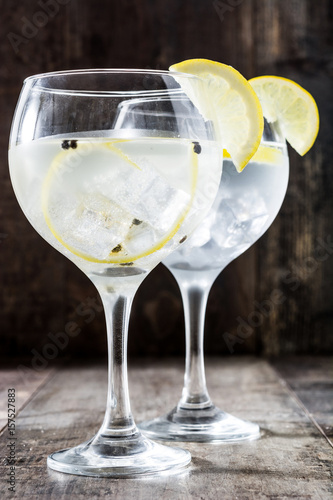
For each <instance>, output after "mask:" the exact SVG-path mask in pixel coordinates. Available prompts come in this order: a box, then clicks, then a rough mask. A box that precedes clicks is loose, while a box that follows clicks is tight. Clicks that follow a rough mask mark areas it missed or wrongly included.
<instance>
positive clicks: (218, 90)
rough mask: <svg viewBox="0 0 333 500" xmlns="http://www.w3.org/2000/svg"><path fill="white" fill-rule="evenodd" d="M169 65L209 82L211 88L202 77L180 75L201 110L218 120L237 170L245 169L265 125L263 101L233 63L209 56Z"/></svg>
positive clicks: (224, 141) (180, 80) (186, 89)
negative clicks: (204, 85) (261, 102)
mask: <svg viewBox="0 0 333 500" xmlns="http://www.w3.org/2000/svg"><path fill="white" fill-rule="evenodd" d="M169 69H170V71H180V72H182V73H190V74H192V75H196V76H198V77H200V78H202V79H204V80H205V81H206V84H207V83H208V85H209V89H208V92H207V88H206V89H204V87H203V85H202V84H201V83H200V81H197V80H195V79H193V80H190V79H189V80H188V81H186V82H184V79H181V78H179V83H180V84H181V86H182V87H183V89H184V91H185V92H186V94H187V95H188V96H189V98H190V99H191V100H192V102H193V103H194V105H195V106H196V107H197V108H198V110H199V111H200V113H201V114H202V115H203V116H204V118H205V119H207V120H212V121H213V122H214V125H215V129H216V131H217V134H218V139H219V141H220V142H221V143H222V145H223V147H224V148H225V149H226V150H227V151H228V152H229V154H230V156H231V158H232V160H233V162H234V165H235V167H236V168H237V170H238V171H239V172H240V171H241V170H243V168H244V167H245V165H246V164H247V163H248V162H249V161H250V159H251V157H252V156H253V155H254V153H255V152H256V150H257V149H258V146H259V143H260V140H261V136H262V132H263V126H264V121H263V114H262V109H261V106H260V102H259V100H258V97H257V96H256V94H255V92H254V91H253V89H252V87H251V85H249V83H248V81H247V80H246V79H245V78H244V77H243V76H242V75H241V74H240V73H239V72H238V71H237V70H235V69H234V68H232V67H231V66H227V65H226V64H222V63H218V62H215V61H210V60H208V59H189V60H187V61H183V62H180V63H178V64H174V65H172V66H170V68H169ZM175 78H176V79H177V77H176V76H175ZM206 87H207V85H206Z"/></svg>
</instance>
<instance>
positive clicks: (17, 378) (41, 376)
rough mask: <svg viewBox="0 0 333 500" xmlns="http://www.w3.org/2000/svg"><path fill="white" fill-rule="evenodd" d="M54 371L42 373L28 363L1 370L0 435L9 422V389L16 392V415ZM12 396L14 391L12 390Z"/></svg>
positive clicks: (46, 370) (50, 369) (49, 370)
mask: <svg viewBox="0 0 333 500" xmlns="http://www.w3.org/2000/svg"><path fill="white" fill-rule="evenodd" d="M52 374H53V369H52V368H49V369H44V370H41V371H36V370H33V369H32V368H31V367H30V368H29V365H28V363H26V364H24V363H23V362H22V363H21V362H19V363H17V365H16V366H15V367H14V368H12V367H11V368H3V367H2V368H1V370H0V433H1V431H2V430H3V429H4V427H5V425H7V421H8V389H14V391H15V402H14V403H13V404H14V405H15V413H16V415H17V414H18V413H19V412H20V411H21V409H22V408H23V407H24V406H25V404H26V403H27V401H29V399H30V398H31V397H32V395H33V394H34V393H35V392H36V391H37V390H38V389H39V388H40V387H41V386H42V385H43V384H45V382H46V381H47V380H48V379H49V378H50V377H51V376H52ZM10 392H11V395H12V394H13V391H12V390H11V391H10Z"/></svg>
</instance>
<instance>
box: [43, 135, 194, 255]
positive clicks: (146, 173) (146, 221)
mask: <svg viewBox="0 0 333 500" xmlns="http://www.w3.org/2000/svg"><path fill="white" fill-rule="evenodd" d="M166 141H168V144H165V142H166ZM53 147H54V146H53ZM57 147H58V148H59V141H58V142H57ZM166 148H167V150H168V151H169V157H168V158H169V160H170V154H173V155H175V157H176V158H177V161H178V166H179V167H180V168H182V169H183V170H184V171H185V170H186V174H184V175H183V177H182V178H181V179H178V177H177V179H174V178H173V177H174V175H175V173H173V172H172V169H171V173H170V169H167V168H164V172H163V174H164V176H163V175H162V173H161V170H162V168H161V163H163V161H164V160H163V161H162V160H161V155H162V154H163V152H165V149H166ZM147 154H149V159H146V160H144V158H145V157H147ZM164 156H165V155H164ZM158 159H160V162H158ZM165 161H167V159H165ZM154 163H156V166H157V164H158V168H159V169H160V170H158V168H154ZM162 167H163V165H162ZM165 167H166V166H165ZM197 168H198V155H197V154H195V153H194V151H193V144H192V143H189V142H188V141H182V140H177V141H175V140H168V139H162V140H159V139H157V138H153V139H146V140H145V139H140V140H138V141H126V140H109V141H103V142H102V141H100V140H96V139H94V140H92V139H91V140H82V141H77V148H76V149H75V150H66V151H61V152H60V153H58V154H56V156H55V157H54V160H53V162H52V163H51V166H50V168H49V170H48V172H47V174H46V177H45V179H44V182H43V188H42V211H43V214H44V218H45V221H46V223H47V225H48V227H49V229H50V230H51V232H52V233H53V235H54V236H55V238H56V239H57V240H58V241H59V242H60V243H61V244H62V245H63V246H64V247H65V248H67V249H68V250H69V251H70V252H72V253H73V254H75V255H76V256H78V257H81V258H83V259H85V260H88V261H90V262H98V263H111V264H123V265H131V264H132V263H133V262H134V261H135V260H137V259H139V258H142V257H146V256H148V255H150V254H152V253H153V252H156V251H157V250H159V249H161V248H162V247H163V246H164V245H166V244H167V243H168V241H170V240H171V238H172V237H173V236H174V235H175V234H176V233H177V231H178V230H179V228H180V226H181V225H182V223H183V221H184V219H185V217H186V215H187V213H188V212H189V210H190V207H191V204H192V201H193V197H194V192H195V187H196V182H197ZM177 181H178V183H177Z"/></svg>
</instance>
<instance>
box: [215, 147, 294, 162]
mask: <svg viewBox="0 0 333 500" xmlns="http://www.w3.org/2000/svg"><path fill="white" fill-rule="evenodd" d="M283 157H284V154H283V151H281V149H279V148H276V147H274V146H264V145H262V144H260V145H259V148H258V149H257V151H256V152H255V153H254V155H253V156H252V158H251V163H264V164H265V165H281V163H282V162H283ZM223 158H224V159H230V160H231V156H230V155H229V153H228V151H226V150H224V151H223Z"/></svg>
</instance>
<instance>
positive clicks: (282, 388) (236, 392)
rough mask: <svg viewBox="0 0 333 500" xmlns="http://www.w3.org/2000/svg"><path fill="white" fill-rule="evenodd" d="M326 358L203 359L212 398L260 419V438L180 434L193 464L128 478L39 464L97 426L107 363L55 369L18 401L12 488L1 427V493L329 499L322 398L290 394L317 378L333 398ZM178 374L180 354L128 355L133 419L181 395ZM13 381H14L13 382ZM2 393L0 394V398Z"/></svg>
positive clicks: (186, 499) (187, 499)
mask: <svg viewBox="0 0 333 500" xmlns="http://www.w3.org/2000/svg"><path fill="white" fill-rule="evenodd" d="M330 362H331V364H330V365H329V361H328V360H327V359H325V358H317V359H315V360H313V359H308V358H307V359H305V358H301V359H300V360H299V361H298V368H295V362H294V360H293V359H292V360H291V361H288V360H287V361H286V360H283V361H281V362H280V364H279V365H278V366H277V365H275V366H272V365H271V364H270V363H269V362H267V361H264V360H260V359H256V358H250V357H245V358H244V357H242V358H240V357H237V356H234V357H230V358H229V359H226V360H223V361H222V360H221V359H217V358H210V359H209V360H208V361H207V381H208V386H209V389H210V393H211V396H212V398H213V400H214V402H215V403H216V404H217V405H218V406H220V407H221V408H223V409H225V410H226V411H228V412H230V413H232V414H234V415H236V416H239V417H241V418H247V419H250V420H253V421H256V422H258V423H259V424H260V426H261V429H262V437H261V438H260V439H259V440H257V441H254V442H249V443H242V444H233V445H231V444H225V445H208V444H194V443H186V444H185V443H179V444H177V446H183V447H185V448H187V449H188V450H189V451H190V452H191V454H192V463H191V465H190V466H189V467H188V468H187V469H186V470H185V471H184V472H182V473H181V474H178V475H176V476H168V475H167V476H155V477H150V478H140V479H126V480H124V479H123V480H119V479H110V478H109V479H106V478H88V477H77V476H72V475H67V474H61V473H57V472H54V471H51V470H48V469H47V467H46V457H47V455H48V454H49V453H50V452H52V451H54V450H56V449H61V448H63V447H67V446H72V445H75V444H78V443H80V442H82V441H84V440H86V439H87V438H88V437H91V436H92V435H93V433H94V432H95V431H97V429H98V426H99V424H100V423H101V422H102V418H103V413H104V406H105V397H106V366H101V365H89V366H84V365H81V366H67V367H63V368H58V369H56V373H55V374H54V376H53V377H51V378H49V380H48V381H47V382H46V383H44V385H43V386H42V387H41V388H40V389H39V390H38V391H36V392H35V394H34V396H33V398H32V399H31V400H30V401H29V402H28V404H26V405H25V407H24V408H23V409H22V410H20V408H17V417H16V435H17V446H16V458H17V464H16V473H15V477H16V491H15V494H13V493H11V492H8V490H7V487H8V485H7V484H6V473H7V472H8V465H6V461H5V460H6V459H5V457H6V456H8V455H7V451H8V450H7V448H6V444H7V443H8V435H7V434H8V429H4V430H3V432H2V436H1V437H0V450H1V451H0V453H1V459H2V460H1V485H0V496H1V498H3V499H7V498H8V499H9V498H22V497H23V496H24V498H27V499H35V498H41V499H50V500H52V499H67V498H68V499H69V498H78V499H81V498H82V499H83V498H89V499H97V498H101V497H107V498H109V497H110V498H117V499H119V500H121V499H124V500H125V499H126V500H129V499H132V498H133V499H138V500H139V499H142V500H150V499H155V498H158V499H165V500H170V499H172V500H192V499H193V500H194V499H195V500H199V499H200V500H210V499H214V500H216V499H221V498H223V499H227V500H228V499H230V500H234V499H236V498H238V499H240V500H243V499H246V500H250V499H253V500H264V499H275V500H287V499H291V498H293V499H295V498H296V499H301V500H309V499H314V500H329V499H331V498H332V489H331V487H332V483H331V479H332V478H331V477H330V469H331V464H332V445H330V443H329V441H328V440H327V438H325V436H324V435H323V434H322V433H321V432H320V430H319V427H318V426H317V425H316V420H315V419H316V412H317V415H319V416H320V418H321V417H322V416H323V414H324V413H325V411H326V409H327V405H326V402H325V400H324V399H323V398H321V397H318V398H317V394H316V393H315V394H314V395H313V397H312V400H311V401H310V404H308V403H309V401H307V399H306V398H304V399H302V397H303V396H302V394H301V393H299V392H298V394H296V393H297V387H300V385H302V384H303V387H304V383H308V384H309V383H310V382H311V381H312V383H314V384H316V383H317V382H318V381H321V383H322V384H327V387H326V389H327V392H326V396H327V397H332V388H331V392H330V393H329V392H328V388H329V384H330V383H331V380H332V373H331V372H330V371H329V370H331V371H332V359H330ZM3 373H4V374H6V371H4V372H3ZM282 373H284V374H285V375H282ZM182 378H183V363H180V362H179V361H175V360H166V361H162V362H161V361H154V362H149V361H145V362H142V361H133V362H131V363H130V366H129V385H130V394H131V400H132V410H133V414H134V416H135V419H136V421H137V422H139V421H140V420H143V419H146V418H152V417H155V416H157V415H159V414H161V413H162V412H165V411H167V410H169V409H171V408H172V407H173V406H174V404H175V403H176V400H177V398H178V397H179V395H180V391H181V387H182ZM21 383H22V382H21ZM291 386H293V387H295V391H296V392H295V391H294V390H292V389H291ZM19 387H20V382H17V386H16V389H17V390H18V389H19ZM6 402H7V401H6V399H5V400H3V399H2V401H1V405H2V407H4V405H6ZM314 405H315V407H316V412H313V408H314ZM310 413H311V414H312V418H309V415H310ZM327 417H328V415H327ZM325 422H326V423H327V422H328V420H322V424H323V425H325Z"/></svg>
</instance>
